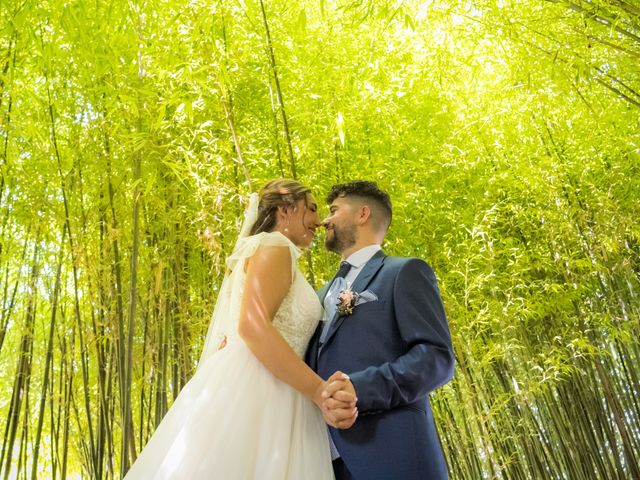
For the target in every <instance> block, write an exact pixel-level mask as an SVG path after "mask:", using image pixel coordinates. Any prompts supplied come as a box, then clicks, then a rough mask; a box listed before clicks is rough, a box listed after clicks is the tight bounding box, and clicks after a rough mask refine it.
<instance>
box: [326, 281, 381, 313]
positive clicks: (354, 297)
mask: <svg viewBox="0 0 640 480" xmlns="http://www.w3.org/2000/svg"><path fill="white" fill-rule="evenodd" d="M374 300H378V296H377V295H376V294H375V293H373V292H371V291H369V290H365V291H364V292H360V293H358V292H354V291H353V290H351V288H347V289H346V290H340V293H338V303H336V313H337V314H338V315H339V316H340V317H344V316H347V315H351V314H352V313H353V309H354V308H356V307H357V306H358V305H362V304H363V303H367V302H372V301H374Z"/></svg>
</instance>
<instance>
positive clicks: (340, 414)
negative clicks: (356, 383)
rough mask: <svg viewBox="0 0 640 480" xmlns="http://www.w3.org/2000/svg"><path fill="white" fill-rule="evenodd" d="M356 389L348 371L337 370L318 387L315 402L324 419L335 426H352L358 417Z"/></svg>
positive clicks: (343, 427) (342, 427)
mask: <svg viewBox="0 0 640 480" xmlns="http://www.w3.org/2000/svg"><path fill="white" fill-rule="evenodd" d="M357 401H358V399H357V398H356V391H355V388H354V387H353V384H352V383H351V380H350V379H349V376H348V375H347V374H346V373H343V372H340V371H337V372H335V373H334V374H333V375H331V376H330V377H329V378H328V379H327V380H326V381H324V382H322V384H321V385H320V386H319V387H318V390H317V391H316V399H315V403H316V404H317V405H318V406H319V407H320V410H322V416H323V417H324V421H325V422H326V423H327V424H328V425H330V426H332V427H334V428H341V429H345V428H350V427H351V426H352V425H353V424H354V423H355V421H356V418H358V408H357V407H356V403H357Z"/></svg>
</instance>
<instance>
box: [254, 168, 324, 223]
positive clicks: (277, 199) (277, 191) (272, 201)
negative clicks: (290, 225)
mask: <svg viewBox="0 0 640 480" xmlns="http://www.w3.org/2000/svg"><path fill="white" fill-rule="evenodd" d="M309 193H311V190H309V189H308V188H307V187H305V186H304V185H302V184H301V183H300V182H298V181H297V180H288V179H276V180H271V181H270V182H269V183H267V184H266V185H265V186H264V188H263V189H262V190H260V203H259V204H258V218H257V219H256V221H255V223H254V224H253V226H252V227H251V231H250V233H249V235H255V234H256V233H260V232H271V231H273V229H274V228H275V226H276V222H277V218H278V216H277V213H278V207H294V206H295V204H296V203H298V202H299V201H300V200H302V199H306V198H307V195H308V194H309Z"/></svg>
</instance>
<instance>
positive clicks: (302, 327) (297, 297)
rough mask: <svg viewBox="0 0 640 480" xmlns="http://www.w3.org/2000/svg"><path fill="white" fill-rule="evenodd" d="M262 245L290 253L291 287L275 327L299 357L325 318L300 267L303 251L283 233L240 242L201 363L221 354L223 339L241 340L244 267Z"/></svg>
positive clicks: (277, 315) (261, 234)
mask: <svg viewBox="0 0 640 480" xmlns="http://www.w3.org/2000/svg"><path fill="white" fill-rule="evenodd" d="M261 245H270V246H286V247H288V248H289V251H290V252H291V273H292V282H291V287H290V289H289V292H288V293H287V295H286V296H285V298H284V300H283V301H282V304H281V305H280V308H279V309H278V311H277V312H276V316H275V318H274V320H273V324H274V326H275V327H276V328H277V329H278V331H279V332H280V334H281V335H282V336H283V337H284V339H285V340H286V341H287V343H288V344H289V345H290V346H291V348H293V350H294V351H295V352H296V353H297V354H298V356H300V357H301V358H302V356H304V353H305V350H306V348H307V344H308V343H309V340H310V339H311V336H312V335H313V332H314V330H315V328H316V326H317V325H318V322H319V321H320V318H321V317H322V305H321V304H320V300H318V297H317V295H316V293H315V292H314V291H313V288H312V287H311V285H309V283H308V282H307V281H306V279H305V278H304V275H303V274H302V272H301V271H300V270H299V269H298V267H297V259H298V257H299V256H300V251H299V250H298V249H297V247H296V246H295V245H294V244H293V243H292V242H291V241H290V240H289V239H288V238H287V237H285V236H284V235H282V234H281V233H279V232H270V233H259V234H257V235H252V236H250V237H246V238H243V239H241V240H240V241H239V242H238V245H237V246H236V249H235V250H234V252H233V254H232V255H231V256H230V257H229V258H228V259H227V265H228V266H229V268H230V270H231V274H230V275H229V276H228V277H227V278H226V279H225V281H224V282H223V285H222V287H221V289H220V295H219V297H218V301H217V303H216V308H215V310H214V313H213V319H212V322H211V327H210V329H209V332H208V334H207V339H206V341H205V346H204V349H203V353H202V357H201V360H200V363H202V362H203V361H204V359H205V358H207V357H208V356H209V355H212V354H214V353H215V352H216V351H217V350H218V348H219V345H220V343H221V342H222V341H223V339H224V340H226V341H237V340H239V338H238V336H239V335H238V319H239V317H240V305H241V303H242V294H243V292H244V283H245V273H244V268H242V267H241V266H243V265H244V263H245V261H246V259H247V258H249V257H251V256H252V255H253V254H254V253H255V252H256V250H257V249H258V248H259V247H260V246H261ZM277 274H278V272H274V275H277ZM240 341H241V340H240Z"/></svg>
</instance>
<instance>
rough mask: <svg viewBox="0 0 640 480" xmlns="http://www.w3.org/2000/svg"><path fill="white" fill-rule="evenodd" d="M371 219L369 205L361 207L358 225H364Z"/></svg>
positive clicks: (357, 219)
mask: <svg viewBox="0 0 640 480" xmlns="http://www.w3.org/2000/svg"><path fill="white" fill-rule="evenodd" d="M370 219H371V209H370V208H369V206H368V205H361V206H360V208H358V212H357V217H356V223H357V224H358V225H364V224H365V223H367V221H368V220H370Z"/></svg>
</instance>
